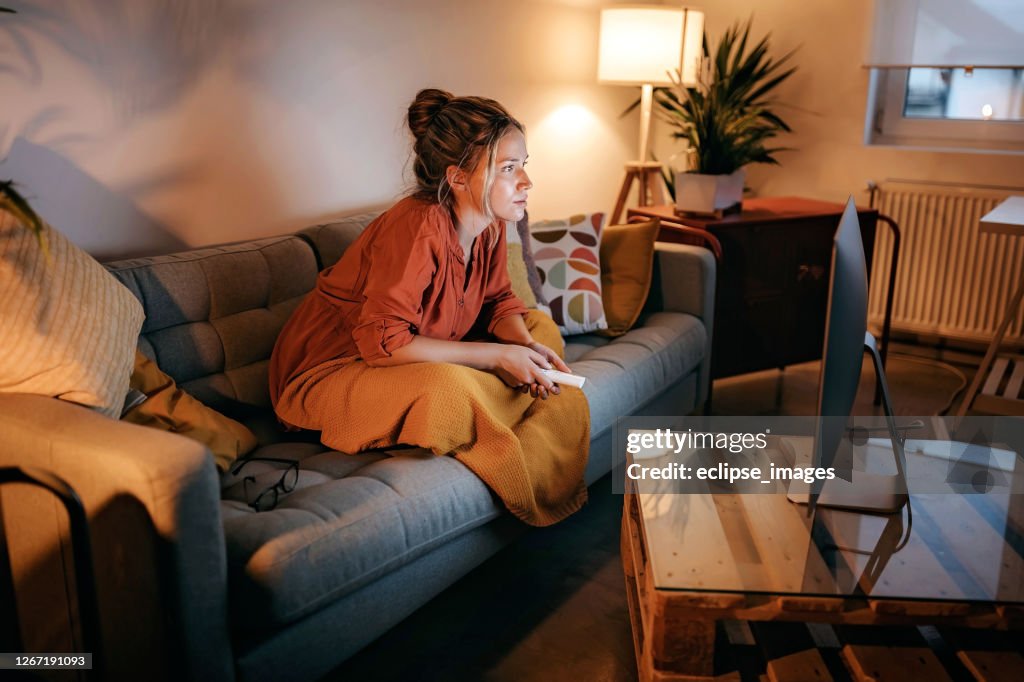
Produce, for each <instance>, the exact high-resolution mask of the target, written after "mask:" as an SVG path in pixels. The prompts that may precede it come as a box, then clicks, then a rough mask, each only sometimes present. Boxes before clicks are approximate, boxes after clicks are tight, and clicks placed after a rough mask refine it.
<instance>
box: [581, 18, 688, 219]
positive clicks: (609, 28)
mask: <svg viewBox="0 0 1024 682" xmlns="http://www.w3.org/2000/svg"><path fill="white" fill-rule="evenodd" d="M703 35H704V13H703V12H700V11H698V10H692V9H684V8H675V7H666V6H664V5H627V6H622V7H608V8H605V9H602V10H601V39H600V53H599V56H598V67H597V80H598V82H600V83H608V84H612V85H632V86H636V85H639V86H641V91H640V156H639V160H638V161H630V162H628V163H626V176H625V178H623V181H622V189H620V190H619V197H618V199H617V200H616V202H615V210H614V211H613V212H612V216H611V223H609V224H611V225H616V224H618V222H619V218H620V217H621V215H622V209H623V207H624V206H625V204H626V197H627V196H629V190H630V188H631V187H632V185H633V181H634V180H636V181H637V182H638V183H639V192H638V194H639V203H640V205H641V206H648V205H650V204H651V203H656V204H661V203H664V197H663V195H662V189H661V188H662V185H661V183H662V179H661V164H660V163H657V162H652V161H648V160H647V143H648V137H649V133H650V128H651V105H652V101H653V98H654V96H653V93H654V86H655V85H670V84H671V83H672V80H671V78H670V74H674V73H676V72H677V71H678V72H679V74H680V77H681V78H682V82H683V85H696V83H697V73H698V69H699V67H700V58H701V54H702V40H703Z"/></svg>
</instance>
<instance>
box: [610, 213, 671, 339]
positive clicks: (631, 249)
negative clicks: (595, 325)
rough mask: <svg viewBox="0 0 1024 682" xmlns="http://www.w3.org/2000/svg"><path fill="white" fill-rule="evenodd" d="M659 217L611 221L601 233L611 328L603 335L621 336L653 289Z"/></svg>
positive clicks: (638, 313) (638, 314)
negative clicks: (630, 222) (644, 219)
mask: <svg viewBox="0 0 1024 682" xmlns="http://www.w3.org/2000/svg"><path fill="white" fill-rule="evenodd" d="M660 226H661V225H660V221H659V220H658V219H657V218H655V219H654V220H648V221H646V222H643V223H632V224H627V225H612V226H611V227H608V228H606V229H605V231H604V234H603V235H601V289H602V297H601V300H602V301H603V302H604V314H605V317H606V318H607V319H608V329H605V330H602V331H599V332H598V334H600V335H602V336H621V335H622V334H625V333H626V332H627V331H629V329H630V328H631V327H632V326H633V325H634V324H636V321H637V319H638V318H639V317H640V311H641V310H643V307H644V303H645V302H646V301H647V294H648V293H649V292H650V290H651V275H652V274H653V270H654V242H655V241H656V240H657V239H658V229H659V228H660Z"/></svg>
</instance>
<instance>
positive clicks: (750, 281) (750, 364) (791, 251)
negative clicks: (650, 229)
mask: <svg viewBox="0 0 1024 682" xmlns="http://www.w3.org/2000/svg"><path fill="white" fill-rule="evenodd" d="M842 212H843V205H842V204H836V203H831V202H826V201H817V200H813V199H803V198H799V197H764V198H758V199H748V200H746V201H744V202H743V210H742V211H741V212H740V213H736V214H733V215H728V216H725V217H722V218H691V217H685V216H679V215H676V214H675V212H674V210H673V207H672V206H665V205H662V206H643V207H638V208H631V209H629V211H628V217H629V218H642V217H658V218H660V219H661V232H660V233H659V236H658V239H659V240H660V241H668V242H677V243H679V242H682V243H694V240H695V237H694V235H693V231H692V230H688V231H686V232H684V231H681V230H679V229H677V228H678V227H679V226H687V227H689V228H698V229H701V230H706V231H707V232H709V233H710V234H711V235H712V236H713V237H714V238H715V239H717V240H718V242H719V243H720V244H721V258H720V260H719V262H718V280H717V281H718V285H717V293H716V301H715V327H714V341H713V345H712V352H711V366H712V378H716V379H718V378H723V377H729V376H733V375H736V374H745V373H747V372H755V371H758V370H763V369H770V368H774V367H778V368H783V367H785V366H786V365H792V364H796V363H799V362H807V361H809V360H817V359H820V358H821V352H822V346H823V343H824V338H825V315H826V312H827V309H828V286H829V273H830V268H831V264H832V238H833V236H834V234H835V230H836V227H838V225H839V218H840V216H841V215H842ZM857 217H858V218H859V220H860V228H861V235H862V236H863V239H864V253H865V256H866V258H867V271H868V272H870V271H871V256H872V253H873V251H874V245H875V225H876V221H877V219H878V212H877V211H876V210H874V209H867V208H860V209H858V210H857ZM696 239H697V240H698V241H699V237H697V238H696Z"/></svg>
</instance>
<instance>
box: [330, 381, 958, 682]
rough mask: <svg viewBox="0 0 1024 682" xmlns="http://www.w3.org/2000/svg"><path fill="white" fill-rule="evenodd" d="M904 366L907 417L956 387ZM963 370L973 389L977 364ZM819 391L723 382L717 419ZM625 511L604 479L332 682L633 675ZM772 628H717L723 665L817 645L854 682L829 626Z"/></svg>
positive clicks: (794, 402)
mask: <svg viewBox="0 0 1024 682" xmlns="http://www.w3.org/2000/svg"><path fill="white" fill-rule="evenodd" d="M896 369H897V371H896V372H893V371H890V382H891V384H892V385H893V387H894V393H898V396H899V400H900V402H901V405H902V409H900V410H899V412H900V413H902V414H925V413H923V412H920V411H919V410H921V409H923V408H927V407H934V406H935V405H936V394H937V392H938V390H939V389H940V388H941V389H942V390H946V391H949V390H950V386H951V385H952V386H955V385H956V384H957V383H958V382H959V378H958V377H956V375H954V378H953V379H951V378H950V373H949V372H948V370H947V369H945V368H941V367H938V366H937V365H932V366H931V368H929V367H928V366H927V365H925V366H923V367H917V368H914V367H910V366H907V368H906V370H900V369H899V368H898V367H897V368H896ZM960 369H962V370H963V369H966V380H968V381H969V380H970V378H971V375H970V368H960ZM903 374H907V376H902V375H903ZM868 376H870V375H868ZM951 382H952V384H951ZM816 388H817V363H809V364H808V365H806V366H796V367H793V368H788V369H787V370H786V372H784V373H779V372H778V371H775V370H772V371H769V372H761V373H757V374H751V375H747V376H745V377H738V378H731V379H727V380H723V381H719V382H717V383H716V386H715V403H714V404H715V413H716V414H813V413H814V406H815V400H816ZM872 391H873V383H872V380H869V379H868V378H867V377H862V386H861V394H860V397H859V399H858V408H855V412H857V413H860V414H865V413H870V411H871V410H872V409H873V407H872V405H871V397H872ZM947 400H948V398H943V399H942V401H941V402H943V403H944V402H946V401H947ZM860 409H863V410H865V412H858V410H860ZM933 413H934V412H933ZM621 510H622V496H621V495H615V494H613V493H612V488H611V481H610V477H605V478H604V479H602V480H601V481H599V482H598V483H597V484H595V485H594V486H593V487H592V488H591V492H590V501H589V503H588V504H587V505H586V507H585V508H584V509H582V510H581V511H580V512H578V513H577V514H575V515H574V516H572V517H571V518H569V519H567V520H566V521H564V522H562V523H561V524H558V525H557V526H554V527H552V528H545V529H534V530H531V531H530V532H529V533H527V534H525V535H524V536H523V537H521V538H520V539H519V540H518V541H517V542H515V543H514V544H512V545H510V546H509V547H507V548H505V549H504V550H502V551H501V552H499V553H498V554H497V555H495V556H494V557H492V558H491V559H490V560H488V561H487V562H485V563H484V564H483V565H481V566H480V567H478V568H477V569H476V570H475V571H473V572H472V573H471V574H470V575H468V576H466V577H465V578H463V579H462V580H460V581H459V582H458V583H456V584H455V585H453V586H452V587H451V588H449V589H448V590H447V591H445V592H444V593H442V594H441V595H439V596H438V597H437V598H435V599H434V600H433V601H431V602H430V603H428V604H427V605H425V606H424V607H423V608H421V609H420V610H419V611H418V612H416V613H415V614H413V616H411V617H410V618H408V619H406V620H405V621H404V622H403V623H401V624H400V625H398V626H397V627H395V628H394V629H393V630H391V631H390V632H389V633H387V634H385V635H384V636H383V637H381V638H380V639H378V640H377V641H376V642H375V643H374V644H372V645H370V646H369V647H367V648H366V649H364V650H363V651H362V652H360V653H359V654H357V655H356V656H354V657H353V658H352V659H350V660H349V661H347V662H345V663H344V664H343V665H342V666H340V667H339V668H337V669H336V670H335V671H333V672H332V674H331V675H329V676H328V677H327V678H325V679H330V680H375V681H377V680H379V681H386V680H402V681H406V680H445V681H451V680H493V681H495V682H501V681H505V680H508V681H510V682H511V681H516V682H519V681H521V680H531V681H533V680H552V681H555V680H557V681H559V682H564V681H574V682H584V681H586V682H591V681H602V680H634V679H636V676H637V675H636V668H635V659H634V655H633V643H632V635H631V630H630V624H629V612H628V609H627V605H626V595H625V588H624V578H623V574H622V565H621V562H620V558H619V524H620V517H621ZM767 625H768V626H767V627H765V626H763V625H756V624H755V625H754V626H753V635H754V636H756V639H757V646H754V642H753V637H752V635H751V629H750V628H746V627H745V626H744V627H743V628H740V629H739V630H738V631H734V632H728V633H727V632H719V637H718V639H719V643H720V644H721V645H723V646H719V647H718V649H719V650H718V652H717V656H716V659H718V658H721V657H726V656H727V657H729V661H728V665H727V667H730V668H733V669H739V670H740V672H741V673H742V674H743V678H744V679H750V680H757V679H758V675H759V674H760V673H763V672H764V668H763V665H764V663H763V661H764V651H763V649H764V647H765V646H770V647H773V649H774V651H775V652H776V654H775V655H777V652H778V651H780V650H782V651H785V650H786V649H787V648H791V647H801V646H808V645H810V646H813V645H814V644H818V645H819V646H824V647H825V648H823V649H821V651H822V655H823V656H824V657H825V660H826V663H827V664H828V665H829V667H830V669H833V672H834V676H835V677H836V679H848V678H847V677H845V673H844V671H843V670H842V664H841V663H840V662H839V658H838V653H837V652H838V649H835V648H832V649H830V648H829V647H828V644H829V642H830V639H829V637H830V631H828V626H823V627H824V628H825V630H822V629H821V628H816V627H810V628H809V627H807V626H805V625H803V624H799V623H797V624H785V623H783V624H767ZM733 630H736V628H735V627H734V628H733ZM833 639H834V636H833ZM794 650H799V648H797V649H794Z"/></svg>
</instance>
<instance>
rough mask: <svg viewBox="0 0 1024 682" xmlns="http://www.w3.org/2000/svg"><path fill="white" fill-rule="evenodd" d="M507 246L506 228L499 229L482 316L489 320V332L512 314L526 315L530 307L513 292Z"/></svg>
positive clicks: (485, 289)
mask: <svg viewBox="0 0 1024 682" xmlns="http://www.w3.org/2000/svg"><path fill="white" fill-rule="evenodd" d="M507 258H508V255H507V247H506V245H505V230H504V229H501V230H499V231H498V243H497V244H495V245H494V250H493V253H492V256H491V263H490V269H489V270H488V272H487V283H486V285H485V288H484V305H483V308H482V309H481V311H480V316H481V318H483V319H484V320H487V333H488V334H493V333H494V325H496V324H497V323H498V322H500V321H501V320H503V319H504V318H506V317H511V316H512V315H525V314H526V313H527V312H529V309H528V308H527V307H526V306H525V305H523V302H522V300H520V298H519V297H518V296H516V295H515V294H514V293H512V280H511V279H509V276H508V262H507Z"/></svg>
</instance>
